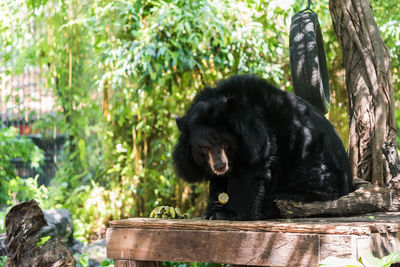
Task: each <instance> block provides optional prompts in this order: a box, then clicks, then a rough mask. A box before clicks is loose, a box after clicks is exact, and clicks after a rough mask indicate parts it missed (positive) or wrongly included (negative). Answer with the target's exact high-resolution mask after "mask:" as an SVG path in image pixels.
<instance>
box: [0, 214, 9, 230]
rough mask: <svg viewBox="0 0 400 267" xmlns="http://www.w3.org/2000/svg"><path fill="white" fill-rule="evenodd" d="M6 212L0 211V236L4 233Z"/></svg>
mask: <svg viewBox="0 0 400 267" xmlns="http://www.w3.org/2000/svg"><path fill="white" fill-rule="evenodd" d="M7 212H8V211H0V234H2V233H5V232H6V215H7Z"/></svg>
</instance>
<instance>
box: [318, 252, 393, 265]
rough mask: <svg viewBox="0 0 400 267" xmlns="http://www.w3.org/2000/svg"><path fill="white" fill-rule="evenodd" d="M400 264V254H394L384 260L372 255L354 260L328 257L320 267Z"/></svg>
mask: <svg viewBox="0 0 400 267" xmlns="http://www.w3.org/2000/svg"><path fill="white" fill-rule="evenodd" d="M398 262H400V252H393V253H391V254H389V255H387V256H385V257H383V258H376V257H374V256H373V255H372V254H370V255H368V256H363V257H360V258H359V259H358V261H357V260H354V259H341V258H337V257H328V258H326V259H324V260H323V261H322V262H321V263H320V264H319V266H320V267H389V266H391V265H392V264H393V263H398Z"/></svg>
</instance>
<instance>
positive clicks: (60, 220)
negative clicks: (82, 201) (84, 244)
mask: <svg viewBox="0 0 400 267" xmlns="http://www.w3.org/2000/svg"><path fill="white" fill-rule="evenodd" d="M43 213H44V218H45V219H46V221H47V226H44V227H42V229H40V231H39V234H40V235H41V236H59V237H60V238H61V239H62V240H63V241H64V242H65V244H72V242H73V235H74V222H73V221H72V214H71V212H69V211H68V210H66V209H51V210H44V211H43Z"/></svg>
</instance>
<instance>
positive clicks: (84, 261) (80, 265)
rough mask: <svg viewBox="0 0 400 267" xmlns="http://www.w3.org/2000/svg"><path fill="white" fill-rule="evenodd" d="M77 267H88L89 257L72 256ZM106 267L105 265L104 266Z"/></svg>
mask: <svg viewBox="0 0 400 267" xmlns="http://www.w3.org/2000/svg"><path fill="white" fill-rule="evenodd" d="M74 258H75V261H76V266H77V267H89V255H88V254H87V253H84V254H74ZM105 266H107V265H105Z"/></svg>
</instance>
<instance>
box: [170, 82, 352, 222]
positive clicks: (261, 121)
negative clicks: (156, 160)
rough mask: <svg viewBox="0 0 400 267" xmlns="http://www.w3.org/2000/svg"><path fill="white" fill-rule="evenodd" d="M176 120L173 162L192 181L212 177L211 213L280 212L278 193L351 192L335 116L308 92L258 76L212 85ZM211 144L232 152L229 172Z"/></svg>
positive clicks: (307, 198) (293, 196) (257, 215)
mask: <svg viewBox="0 0 400 267" xmlns="http://www.w3.org/2000/svg"><path fill="white" fill-rule="evenodd" d="M177 124H178V128H179V130H180V131H181V135H180V137H179V139H178V143H177V145H176V147H175V149H174V152H173V159H174V164H175V169H176V171H177V174H178V175H179V176H180V177H182V178H184V179H185V180H187V181H189V182H198V181H202V180H209V181H210V196H209V203H208V207H207V210H206V212H205V214H204V217H205V218H207V219H227V220H259V219H267V218H277V217H279V211H278V210H277V208H276V206H275V204H274V200H275V199H289V200H295V201H302V202H311V201H319V200H322V201H324V200H332V199H336V198H338V197H340V196H342V195H345V194H347V193H349V192H350V188H351V182H352V177H351V172H350V166H349V161H348V157H347V154H346V151H345V149H344V147H343V144H342V142H341V140H340V138H339V136H338V134H337V133H336V131H335V130H334V128H333V126H332V125H331V124H330V123H329V121H328V120H327V119H326V118H325V117H324V116H323V115H322V114H321V113H320V112H319V111H317V110H316V109H315V108H314V107H312V106H311V105H310V104H308V103H307V102H306V101H305V100H303V99H301V98H299V97H297V96H295V95H293V94H291V93H288V92H285V91H282V90H279V89H277V88H275V87H273V86H272V85H270V84H268V83H267V82H266V81H265V80H263V79H261V78H258V77H256V76H252V75H237V76H233V77H231V78H229V79H227V80H223V81H220V82H219V83H218V84H217V86H216V87H215V88H211V87H206V88H205V89H203V90H202V91H200V92H199V93H198V94H197V95H196V97H195V98H194V100H193V103H192V105H191V106H190V108H189V110H188V111H187V113H186V114H185V116H183V117H182V118H177ZM224 143H225V144H224ZM204 144H207V146H208V147H204V146H203V145H204ZM211 148H213V149H215V151H220V150H221V149H224V152H226V156H227V166H229V168H228V170H227V171H226V172H225V173H224V174H223V175H217V174H216V173H215V172H214V171H213V170H212V168H211V166H210V164H209V163H208V162H210V161H209V157H218V156H217V155H215V154H213V153H212V152H210V151H211V150H210V149H211ZM207 151H208V152H207ZM221 151H222V150H221ZM214 161H215V160H214ZM217 161H221V160H220V159H219V158H217ZM211 162H212V161H211ZM221 192H226V193H227V194H228V195H229V202H228V203H227V204H226V205H222V204H219V202H218V194H219V193H221Z"/></svg>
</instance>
